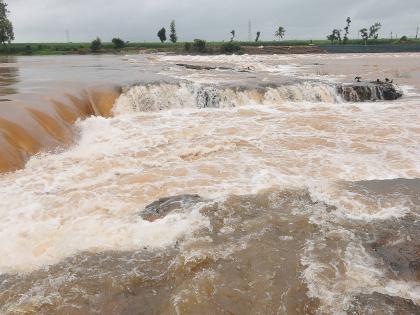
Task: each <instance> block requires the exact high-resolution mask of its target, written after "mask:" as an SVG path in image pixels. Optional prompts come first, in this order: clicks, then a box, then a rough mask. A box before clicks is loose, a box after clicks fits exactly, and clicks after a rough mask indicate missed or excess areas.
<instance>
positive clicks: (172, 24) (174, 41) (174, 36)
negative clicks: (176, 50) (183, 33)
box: [169, 20, 178, 44]
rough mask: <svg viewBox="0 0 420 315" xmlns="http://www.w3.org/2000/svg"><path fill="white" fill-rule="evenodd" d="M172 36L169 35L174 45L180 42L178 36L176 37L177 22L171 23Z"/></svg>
mask: <svg viewBox="0 0 420 315" xmlns="http://www.w3.org/2000/svg"><path fill="white" fill-rule="evenodd" d="M170 28H171V34H170V35H169V38H170V40H171V42H172V43H174V44H175V43H176V42H177V41H178V36H177V35H176V29H175V20H173V21H172V22H171V26H170Z"/></svg>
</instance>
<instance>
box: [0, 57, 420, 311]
mask: <svg viewBox="0 0 420 315" xmlns="http://www.w3.org/2000/svg"><path fill="white" fill-rule="evenodd" d="M419 57H420V55H419V54H378V55H350V54H349V55H301V56H299V55H287V56H248V55H244V56H175V55H138V56H76V57H19V58H6V59H4V60H1V61H2V63H1V64H0V83H1V84H0V97H1V102H0V218H1V220H0V239H1V240H2V241H1V244H0V314H71V315H73V314H78V315H79V314H80V315H82V314H83V315H85V314H419V313H420V220H419V215H420V159H419V157H420V127H419V122H420V110H419V106H420V64H419V63H418V60H419ZM179 64H191V65H195V66H200V65H201V66H202V65H205V66H208V67H210V69H208V70H206V69H194V68H191V67H190V68H188V67H185V66H182V65H181V66H180V65H179ZM356 75H360V76H362V78H363V80H376V78H381V79H384V78H385V77H388V78H392V79H393V80H394V82H395V83H397V84H398V85H399V86H400V88H401V89H402V90H403V91H404V96H403V97H402V98H401V99H399V100H395V101H383V100H381V99H378V98H376V97H375V98H374V99H372V100H367V101H365V102H359V101H357V102H356V99H355V102H349V101H345V100H343V98H342V97H341V95H340V94H339V93H338V92H337V86H338V85H340V84H342V83H348V82H353V78H354V77H355V76H356ZM162 198H166V199H162Z"/></svg>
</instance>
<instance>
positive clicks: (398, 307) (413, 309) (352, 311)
mask: <svg viewBox="0 0 420 315" xmlns="http://www.w3.org/2000/svg"><path fill="white" fill-rule="evenodd" d="M347 314H348V315H365V314H370V315H396V314H398V315H418V314H420V306H418V305H416V304H414V303H413V301H411V300H407V299H403V298H400V297H396V296H390V295H386V294H381V293H378V292H374V293H372V294H359V295H358V296H356V297H355V298H354V299H353V301H352V302H351V306H350V307H349V309H348V310H347Z"/></svg>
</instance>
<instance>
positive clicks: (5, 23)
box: [0, 0, 15, 44]
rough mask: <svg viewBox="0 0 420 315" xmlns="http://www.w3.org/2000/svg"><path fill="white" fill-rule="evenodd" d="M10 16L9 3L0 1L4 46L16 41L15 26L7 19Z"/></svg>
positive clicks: (0, 20) (0, 37)
mask: <svg viewBox="0 0 420 315" xmlns="http://www.w3.org/2000/svg"><path fill="white" fill-rule="evenodd" d="M8 14H9V10H7V3H4V1H3V0H0V42H1V43H2V44H6V43H9V44H10V42H11V41H12V40H14V39H15V33H14V32H13V25H12V22H10V20H9V18H8V17H7V15H8Z"/></svg>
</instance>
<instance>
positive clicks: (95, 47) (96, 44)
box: [90, 37, 102, 52]
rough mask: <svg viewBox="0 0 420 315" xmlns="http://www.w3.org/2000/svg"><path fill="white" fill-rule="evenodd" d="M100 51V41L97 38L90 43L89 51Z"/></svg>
mask: <svg viewBox="0 0 420 315" xmlns="http://www.w3.org/2000/svg"><path fill="white" fill-rule="evenodd" d="M101 49H102V41H101V39H100V38H99V37H97V38H96V39H95V40H93V41H92V43H91V44H90V50H91V51H93V52H98V51H100V50H101Z"/></svg>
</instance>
